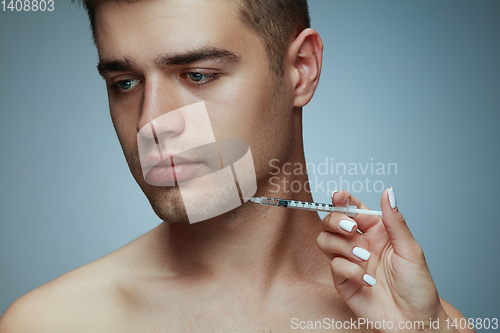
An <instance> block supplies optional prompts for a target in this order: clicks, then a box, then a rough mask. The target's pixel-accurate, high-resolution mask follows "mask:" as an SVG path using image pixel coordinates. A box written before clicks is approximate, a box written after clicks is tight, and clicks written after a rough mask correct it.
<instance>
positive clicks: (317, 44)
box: [289, 29, 323, 107]
mask: <svg viewBox="0 0 500 333" xmlns="http://www.w3.org/2000/svg"><path fill="white" fill-rule="evenodd" d="M289 56H290V58H289V59H290V60H291V61H290V65H291V66H292V73H293V75H292V82H293V87H294V106H295V107H303V106H304V105H306V104H307V103H309V101H310V100H311V98H312V96H313V95H314V91H315V90H316V87H317V85H318V81H319V76H320V73H321V61H322V56H323V42H322V41H321V37H320V36H319V34H318V32H317V31H316V30H314V29H305V30H304V31H302V32H301V33H300V34H299V35H298V36H297V38H296V39H295V40H294V41H293V43H292V45H291V46H290V48H289Z"/></svg>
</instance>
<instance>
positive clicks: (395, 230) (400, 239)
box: [380, 187, 422, 262]
mask: <svg viewBox="0 0 500 333" xmlns="http://www.w3.org/2000/svg"><path fill="white" fill-rule="evenodd" d="M380 207H381V208H382V222H383V223H384V225H385V230H386V231H387V234H388V235H389V239H390V241H391V243H392V247H393V249H394V252H395V253H396V254H398V255H400V256H401V257H403V258H406V259H408V260H411V261H413V262H415V261H417V260H418V259H420V257H421V254H422V249H421V248H420V245H418V243H417V241H416V240H415V238H414V237H413V235H412V234H411V231H410V228H408V225H407V224H406V221H405V219H404V217H403V215H401V213H400V212H399V209H398V207H397V203H396V195H395V194H394V189H393V188H392V187H391V188H388V189H386V190H385V191H384V193H382V198H381V199H380Z"/></svg>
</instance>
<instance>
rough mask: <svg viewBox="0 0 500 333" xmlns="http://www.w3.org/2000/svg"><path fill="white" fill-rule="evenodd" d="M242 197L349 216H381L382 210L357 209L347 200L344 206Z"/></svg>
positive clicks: (254, 200)
mask: <svg viewBox="0 0 500 333" xmlns="http://www.w3.org/2000/svg"><path fill="white" fill-rule="evenodd" d="M243 199H246V200H250V201H251V202H255V203H258V204H261V205H266V206H278V207H285V208H293V209H303V210H311V211H316V212H327V213H330V212H341V213H345V214H346V215H347V216H351V217H353V216H356V214H367V215H377V216H382V212H380V211H376V210H369V209H359V208H357V207H356V206H349V200H347V203H346V205H345V207H340V206H334V205H331V204H324V203H317V202H304V201H297V200H287V199H277V198H268V197H253V198H243Z"/></svg>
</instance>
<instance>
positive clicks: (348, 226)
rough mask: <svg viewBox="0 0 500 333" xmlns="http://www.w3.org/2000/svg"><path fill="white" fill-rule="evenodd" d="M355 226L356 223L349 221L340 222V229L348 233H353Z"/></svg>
mask: <svg viewBox="0 0 500 333" xmlns="http://www.w3.org/2000/svg"><path fill="white" fill-rule="evenodd" d="M355 225H356V223H354V222H352V221H349V220H340V222H339V227H340V228H341V229H344V230H345V231H347V232H351V231H352V228H354V226H355Z"/></svg>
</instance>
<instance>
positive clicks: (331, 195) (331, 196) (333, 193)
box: [330, 190, 338, 199]
mask: <svg viewBox="0 0 500 333" xmlns="http://www.w3.org/2000/svg"><path fill="white" fill-rule="evenodd" d="M337 192H338V190H335V191H333V192H332V194H330V198H332V199H333V196H334V195H335V193H337Z"/></svg>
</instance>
